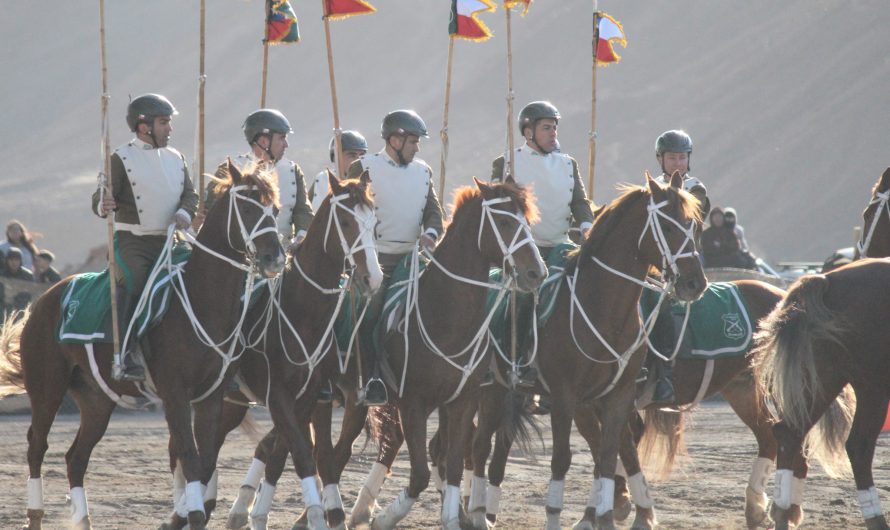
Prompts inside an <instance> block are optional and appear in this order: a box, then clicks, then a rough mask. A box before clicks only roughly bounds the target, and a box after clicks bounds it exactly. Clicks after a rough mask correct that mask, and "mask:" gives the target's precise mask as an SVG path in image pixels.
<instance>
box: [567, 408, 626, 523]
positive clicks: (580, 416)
mask: <svg viewBox="0 0 890 530" xmlns="http://www.w3.org/2000/svg"><path fill="white" fill-rule="evenodd" d="M575 426H576V427H577V428H578V433H579V434H581V436H582V437H584V440H585V441H586V442H587V447H589V448H590V455H591V457H592V458H593V461H594V464H596V458H597V455H598V454H599V446H600V438H601V437H602V432H601V431H600V424H599V418H598V417H597V415H596V410H595V409H594V407H592V406H589V405H581V406H579V407H578V410H577V411H576V412H575ZM618 468H620V470H621V471H622V472H623V473H627V472H626V471H624V466H622V464H621V461H620V460H619V461H618ZM634 472H636V471H634ZM614 504H615V508H614V510H613V511H614V514H615V520H616V521H624V520H625V519H627V517H628V516H629V515H630V511H631V510H632V509H633V506H632V505H631V502H630V494H629V493H628V491H627V482H626V480H625V477H624V476H619V475H618V474H617V471H616V475H615V500H614ZM588 512H589V513H588ZM595 517H596V513H595V509H591V510H585V513H584V516H583V517H582V519H581V520H582V521H584V520H587V521H591V523H590V524H595V521H596V519H595Z"/></svg>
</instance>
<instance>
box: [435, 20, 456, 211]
mask: <svg viewBox="0 0 890 530" xmlns="http://www.w3.org/2000/svg"><path fill="white" fill-rule="evenodd" d="M453 57H454V37H452V36H449V37H448V70H447V73H446V74H445V110H444V112H443V117H442V131H440V132H439V137H440V138H442V155H441V159H440V160H441V161H440V163H439V197H440V198H441V197H444V196H445V161H446V160H447V159H448V107H449V104H450V102H451V64H452V58H453Z"/></svg>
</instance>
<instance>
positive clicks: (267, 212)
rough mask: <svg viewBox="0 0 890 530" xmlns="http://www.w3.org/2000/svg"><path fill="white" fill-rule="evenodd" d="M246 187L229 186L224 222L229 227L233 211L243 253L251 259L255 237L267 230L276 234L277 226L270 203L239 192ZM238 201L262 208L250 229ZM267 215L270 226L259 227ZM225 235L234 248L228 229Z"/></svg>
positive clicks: (254, 250)
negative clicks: (227, 211)
mask: <svg viewBox="0 0 890 530" xmlns="http://www.w3.org/2000/svg"><path fill="white" fill-rule="evenodd" d="M248 189H250V186H248V185H245V184H240V185H238V186H232V187H231V188H229V213H228V218H227V220H226V222H227V225H226V226H227V227H231V223H232V212H235V220H236V221H238V229H239V230H240V231H241V240H242V241H244V250H245V253H246V254H247V257H248V259H249V260H251V261H252V259H253V256H254V254H256V245H254V243H253V240H254V239H256V238H257V237H259V236H261V235H263V234H266V233H269V232H272V233H274V234H278V227H277V225H276V223H275V210H274V208H273V207H272V205H271V204H269V205H264V204H262V203H261V202H259V201H257V200H256V199H253V198H251V197H248V196H246V195H244V194H242V193H240V192H241V191H244V190H248ZM238 201H245V202H247V203H249V204H252V205H254V206H256V207H257V208H259V209H260V210H262V212H263V214H262V215H261V216H260V217H259V218H258V219H257V221H256V223H255V224H254V225H253V227H252V228H251V229H250V230H248V229H247V226H246V225H245V224H244V218H243V217H242V216H241V210H240V209H239V208H238ZM267 217H268V218H270V219H271V220H272V224H271V226H267V227H265V228H261V227H262V225H263V222H264V221H265V220H266V218H267ZM226 237H227V239H228V241H229V247H231V248H232V249H234V248H235V246H234V245H232V231H231V230H230V229H227V230H226ZM192 239H193V238H192ZM190 240H191V239H190ZM194 241H195V242H197V239H195V240H194ZM199 246H200V245H199ZM201 248H202V249H203V250H205V251H207V252H210V251H209V250H208V249H207V248H205V247H203V246H201ZM211 254H213V255H215V256H217V257H221V256H220V255H218V254H216V253H215V252H211ZM227 261H229V263H232V264H233V265H235V262H232V261H231V260H227ZM241 265H243V264H241ZM235 266H238V265H235ZM239 268H240V267H239ZM248 270H249V269H248Z"/></svg>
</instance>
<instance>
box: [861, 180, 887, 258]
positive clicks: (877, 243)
mask: <svg viewBox="0 0 890 530" xmlns="http://www.w3.org/2000/svg"><path fill="white" fill-rule="evenodd" d="M886 256H890V167H888V168H887V169H886V170H884V174H883V175H881V177H880V178H879V179H878V182H877V183H876V184H875V186H874V188H872V190H871V201H869V203H868V205H867V206H866V207H865V211H863V212H862V236H861V237H860V238H859V242H857V243H856V251H855V254H854V257H853V259H854V260H857V259H859V258H883V257H886Z"/></svg>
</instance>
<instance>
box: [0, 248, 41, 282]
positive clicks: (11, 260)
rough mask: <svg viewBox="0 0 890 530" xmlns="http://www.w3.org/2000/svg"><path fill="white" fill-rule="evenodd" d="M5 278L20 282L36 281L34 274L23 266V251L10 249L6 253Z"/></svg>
mask: <svg viewBox="0 0 890 530" xmlns="http://www.w3.org/2000/svg"><path fill="white" fill-rule="evenodd" d="M3 276H4V277H6V278H16V279H19V280H28V281H33V280H34V274H33V273H32V272H31V271H30V270H29V269H26V268H25V267H23V266H22V251H21V250H19V249H18V248H16V247H10V248H9V250H7V251H6V271H5V272H4V273H3Z"/></svg>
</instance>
